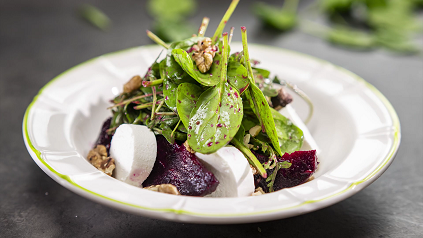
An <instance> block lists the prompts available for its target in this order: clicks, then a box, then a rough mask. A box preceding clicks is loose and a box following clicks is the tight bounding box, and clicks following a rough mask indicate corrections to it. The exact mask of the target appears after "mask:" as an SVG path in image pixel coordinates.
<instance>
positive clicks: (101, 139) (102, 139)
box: [94, 117, 112, 154]
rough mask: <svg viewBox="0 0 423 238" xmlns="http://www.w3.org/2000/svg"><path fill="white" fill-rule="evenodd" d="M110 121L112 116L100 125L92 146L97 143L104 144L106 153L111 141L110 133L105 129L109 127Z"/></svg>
mask: <svg viewBox="0 0 423 238" xmlns="http://www.w3.org/2000/svg"><path fill="white" fill-rule="evenodd" d="M111 122H112V118H111V117H109V118H107V120H106V121H104V122H103V126H102V127H101V131H100V135H99V136H98V138H97V141H96V142H95V145H94V147H96V146H97V145H104V146H105V147H106V149H107V154H109V150H110V142H111V141H112V135H109V134H108V133H107V130H108V129H109V128H110V123H111Z"/></svg>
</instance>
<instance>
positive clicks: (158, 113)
mask: <svg viewBox="0 0 423 238" xmlns="http://www.w3.org/2000/svg"><path fill="white" fill-rule="evenodd" d="M156 115H165V116H172V115H176V113H174V112H156Z"/></svg>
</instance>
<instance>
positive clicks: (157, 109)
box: [155, 100, 165, 114]
mask: <svg viewBox="0 0 423 238" xmlns="http://www.w3.org/2000/svg"><path fill="white" fill-rule="evenodd" d="M164 102H165V101H164V100H162V101H161V102H160V104H159V106H158V107H157V108H156V112H155V113H156V114H157V113H158V112H159V110H160V108H162V106H163V104H164Z"/></svg>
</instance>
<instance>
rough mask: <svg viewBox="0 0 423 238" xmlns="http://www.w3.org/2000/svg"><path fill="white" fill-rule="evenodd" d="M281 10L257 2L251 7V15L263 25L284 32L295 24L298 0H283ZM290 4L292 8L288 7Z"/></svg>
mask: <svg viewBox="0 0 423 238" xmlns="http://www.w3.org/2000/svg"><path fill="white" fill-rule="evenodd" d="M285 2H286V3H285V5H284V7H283V8H277V7H274V6H271V5H269V4H266V3H263V2H259V3H255V4H254V5H253V13H254V15H256V16H257V17H258V18H259V19H261V20H262V21H263V22H264V23H265V24H267V25H269V26H271V27H273V28H275V29H278V30H281V31H286V30H289V29H291V28H293V27H294V26H295V25H296V24H297V13H296V8H297V3H298V0H285ZM288 3H290V4H292V6H290V5H288Z"/></svg>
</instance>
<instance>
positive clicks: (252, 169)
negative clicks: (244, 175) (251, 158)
mask: <svg viewBox="0 0 423 238" xmlns="http://www.w3.org/2000/svg"><path fill="white" fill-rule="evenodd" d="M250 168H251V171H252V172H253V175H256V174H258V171H257V169H256V167H254V166H252V165H251V164H250Z"/></svg>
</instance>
